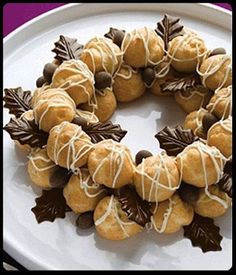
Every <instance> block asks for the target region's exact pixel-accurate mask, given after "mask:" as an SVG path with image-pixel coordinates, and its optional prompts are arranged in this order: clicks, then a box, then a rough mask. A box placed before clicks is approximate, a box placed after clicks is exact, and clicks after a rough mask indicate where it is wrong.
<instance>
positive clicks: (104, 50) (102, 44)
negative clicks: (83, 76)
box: [83, 37, 123, 75]
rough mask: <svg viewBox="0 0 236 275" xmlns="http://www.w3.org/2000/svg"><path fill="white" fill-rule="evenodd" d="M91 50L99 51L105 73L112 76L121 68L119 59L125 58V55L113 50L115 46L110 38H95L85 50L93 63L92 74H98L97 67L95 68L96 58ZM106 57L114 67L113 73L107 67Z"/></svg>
mask: <svg viewBox="0 0 236 275" xmlns="http://www.w3.org/2000/svg"><path fill="white" fill-rule="evenodd" d="M91 49H95V50H97V51H98V53H99V55H100V58H101V63H102V68H103V70H104V71H105V72H109V73H111V74H112V75H113V74H114V72H115V70H116V68H117V67H118V66H119V59H118V57H119V56H121V58H122V56H123V53H122V52H120V53H117V52H116V51H115V49H114V48H113V45H111V44H110V40H109V39H108V38H99V37H95V38H93V39H91V40H90V41H89V42H88V43H87V44H86V45H85V48H84V50H83V52H84V53H88V54H89V55H90V58H91V61H92V67H93V68H92V72H93V73H95V72H96V66H95V59H94V58H95V57H94V55H93V52H92V51H91ZM105 57H108V59H109V60H110V64H111V65H112V68H111V71H108V70H107V66H106V64H105Z"/></svg>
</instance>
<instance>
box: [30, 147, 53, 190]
mask: <svg viewBox="0 0 236 275" xmlns="http://www.w3.org/2000/svg"><path fill="white" fill-rule="evenodd" d="M28 158H29V162H28V173H29V176H30V178H31V180H32V182H33V183H34V184H36V185H37V186H39V187H41V188H43V189H48V188H52V186H51V184H50V177H51V175H52V174H53V173H54V172H55V171H56V169H57V167H56V164H55V163H54V162H53V161H52V160H51V159H50V158H49V157H48V154H47V149H46V148H44V149H40V148H36V149H32V150H31V152H30V155H29V156H28Z"/></svg>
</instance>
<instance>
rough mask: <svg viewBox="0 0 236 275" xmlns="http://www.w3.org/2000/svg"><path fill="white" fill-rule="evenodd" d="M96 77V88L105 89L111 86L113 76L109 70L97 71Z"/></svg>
mask: <svg viewBox="0 0 236 275" xmlns="http://www.w3.org/2000/svg"><path fill="white" fill-rule="evenodd" d="M94 78H95V88H96V89H98V90H103V89H105V88H107V87H110V86H111V83H112V76H111V74H109V73H107V72H99V73H96V74H95V76H94Z"/></svg>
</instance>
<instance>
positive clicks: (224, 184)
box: [218, 159, 233, 198]
mask: <svg viewBox="0 0 236 275" xmlns="http://www.w3.org/2000/svg"><path fill="white" fill-rule="evenodd" d="M218 184H219V187H220V189H221V190H222V191H224V192H225V193H227V195H228V196H229V197H230V198H232V195H233V191H232V159H230V160H228V161H227V162H226V164H225V167H224V174H223V176H222V177H221V179H220V180H219V182H218Z"/></svg>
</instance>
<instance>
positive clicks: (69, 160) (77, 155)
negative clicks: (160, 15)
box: [52, 121, 93, 174]
mask: <svg viewBox="0 0 236 275" xmlns="http://www.w3.org/2000/svg"><path fill="white" fill-rule="evenodd" d="M67 124H68V122H67V121H64V122H62V123H61V124H60V125H58V126H55V127H54V128H52V129H54V130H56V131H57V137H56V140H55V144H54V152H53V160H54V162H55V163H56V164H58V159H59V156H60V153H61V152H62V151H63V149H65V148H67V147H68V148H67V157H66V168H67V169H68V170H71V171H72V172H73V173H74V174H77V173H79V172H78V171H79V169H78V167H75V165H76V162H77V161H79V160H80V159H81V158H82V157H83V156H84V155H86V154H87V153H88V152H89V151H90V150H91V149H92V147H93V144H92V143H91V141H90V139H89V138H83V137H82V136H83V135H86V134H85V133H84V132H83V130H82V128H81V127H80V126H78V127H77V130H76V132H75V133H74V135H73V136H72V137H71V138H70V139H69V141H68V142H67V143H65V144H64V145H63V146H61V148H60V149H58V140H59V138H60V135H61V134H62V132H63V130H64V128H65V127H66V126H67ZM76 141H82V142H83V143H84V145H82V146H81V148H80V149H78V150H75V143H76Z"/></svg>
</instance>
